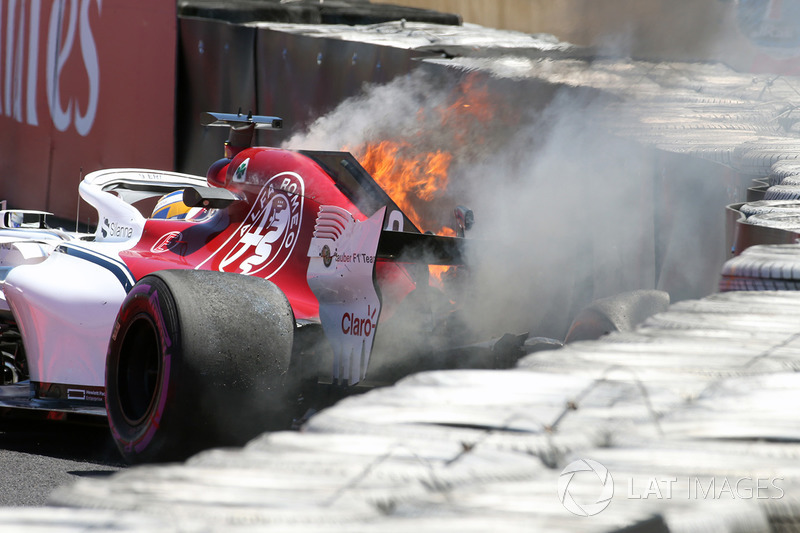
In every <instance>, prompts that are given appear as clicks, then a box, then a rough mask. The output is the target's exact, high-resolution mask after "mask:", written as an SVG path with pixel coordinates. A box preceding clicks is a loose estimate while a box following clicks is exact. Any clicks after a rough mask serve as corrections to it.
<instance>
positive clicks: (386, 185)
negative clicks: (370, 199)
mask: <svg viewBox="0 0 800 533" xmlns="http://www.w3.org/2000/svg"><path fill="white" fill-rule="evenodd" d="M410 148H411V145H410V144H409V143H407V142H405V141H381V142H379V143H377V144H367V145H366V146H365V147H364V148H363V150H364V155H363V156H362V157H361V163H362V165H363V166H364V168H365V169H366V170H367V172H369V173H370V174H371V175H372V177H373V178H375V181H377V182H378V184H379V185H380V186H381V187H382V188H383V190H384V191H386V194H388V195H389V197H390V198H391V199H392V200H394V202H395V203H396V204H397V206H398V207H399V208H400V209H401V210H402V211H403V212H404V213H405V214H406V216H407V217H408V218H409V220H411V222H413V223H414V225H416V226H417V227H420V228H423V226H424V225H425V221H424V220H423V219H422V217H421V215H420V213H419V211H418V210H417V205H420V202H430V201H431V200H433V199H434V197H435V196H436V194H437V192H440V191H444V190H446V189H447V171H448V170H449V168H450V161H451V160H452V158H453V157H452V155H450V153H448V152H443V151H440V150H437V151H435V152H428V153H411V152H410ZM440 231H441V230H440Z"/></svg>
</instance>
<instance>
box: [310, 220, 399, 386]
mask: <svg viewBox="0 0 800 533" xmlns="http://www.w3.org/2000/svg"><path fill="white" fill-rule="evenodd" d="M385 213H386V208H385V207H384V208H382V209H380V210H379V211H378V212H377V213H375V214H374V215H373V216H372V217H370V218H369V219H367V220H365V221H363V222H357V221H356V220H354V219H353V217H352V216H351V215H350V213H348V212H347V211H345V210H344V209H341V208H338V207H333V206H322V207H320V212H319V215H318V216H317V224H316V226H315V227H314V238H313V239H312V240H311V246H310V247H309V251H308V255H309V257H310V258H311V260H310V262H309V265H308V285H309V287H311V290H312V291H313V292H314V295H315V296H316V297H317V300H318V301H319V316H320V321H321V322H322V327H323V329H324V331H325V336H326V337H327V338H328V340H329V341H330V343H331V345H332V348H333V355H334V362H333V381H334V383H340V384H347V385H354V384H356V383H358V382H360V381H362V380H363V379H365V377H366V374H367V367H368V366H369V358H370V353H371V352H372V344H373V342H374V340H375V330H376V327H377V325H378V318H379V317H380V311H381V301H380V298H379V296H378V291H377V289H376V287H375V281H374V280H375V276H374V269H375V254H376V251H377V249H378V240H379V239H380V235H381V228H382V227H383V219H384V215H385Z"/></svg>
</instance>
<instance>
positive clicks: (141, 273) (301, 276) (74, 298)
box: [0, 113, 524, 462]
mask: <svg viewBox="0 0 800 533" xmlns="http://www.w3.org/2000/svg"><path fill="white" fill-rule="evenodd" d="M204 124H205V125H208V126H226V127H230V129H231V134H230V137H229V140H228V142H227V143H226V145H225V158H223V159H222V160H220V161H218V162H216V163H215V164H213V165H212V166H211V168H210V169H209V171H208V174H207V176H205V177H199V176H191V175H186V174H180V173H175V172H162V171H155V170H141V169H112V170H100V171H97V172H93V173H91V174H89V175H88V176H86V178H85V179H84V180H83V181H82V183H81V184H80V189H79V190H80V195H81V197H82V198H83V199H84V200H85V201H86V202H88V203H89V204H91V205H92V206H93V207H94V208H95V209H96V210H97V214H98V221H99V222H98V225H97V229H96V231H95V233H94V234H81V233H76V232H65V231H63V230H58V229H52V228H49V227H48V226H47V224H46V213H41V212H36V211H14V210H8V211H2V212H0V282H1V283H2V299H0V327H1V328H2V329H1V330H0V348H1V349H2V357H3V365H4V366H3V369H4V373H3V384H2V386H0V407H8V408H22V409H41V410H45V411H50V412H67V413H69V412H77V413H84V414H87V413H88V414H93V415H97V416H103V417H105V416H107V418H108V423H109V425H110V428H111V432H112V434H113V437H114V439H115V440H116V442H117V443H118V447H119V449H120V451H121V453H122V454H123V456H124V457H125V458H127V459H128V460H130V461H134V462H140V461H160V460H172V459H179V458H182V457H186V456H188V455H189V454H191V453H193V452H195V451H197V450H200V449H202V448H205V447H208V446H212V445H218V444H226V443H239V442H243V441H244V440H246V439H248V438H250V437H252V436H254V435H255V434H256V433H258V432H260V431H262V430H264V429H269V428H280V427H288V426H289V425H290V424H291V422H292V419H293V418H296V417H298V416H299V415H302V413H303V412H306V411H308V410H309V409H313V408H318V407H320V406H321V405H324V404H325V403H327V402H329V401H331V400H332V399H335V398H337V397H339V396H340V395H341V394H347V393H351V392H352V391H353V390H355V389H356V388H357V387H360V386H369V385H374V384H382V383H389V382H392V381H394V380H396V379H398V378H400V377H402V376H403V375H406V374H408V373H410V372H413V371H417V370H422V369H426V368H434V367H442V366H449V367H454V366H472V365H474V364H478V365H480V366H486V365H492V364H495V363H497V358H498V357H500V355H498V354H500V352H501V351H502V350H498V349H496V347H495V346H493V345H491V344H485V345H474V346H472V347H471V348H470V349H469V350H466V351H463V350H462V351H459V352H458V353H456V352H455V351H453V350H452V349H450V350H444V351H442V350H439V352H438V353H439V355H438V356H436V357H434V356H433V355H432V354H434V353H435V352H436V348H437V346H452V345H453V343H452V342H448V343H439V344H437V341H436V339H437V338H438V337H442V336H444V337H450V338H452V337H453V336H454V332H455V331H457V332H458V335H457V336H458V340H459V341H461V342H462V343H463V340H464V338H465V337H464V334H465V332H464V331H463V330H462V329H460V328H459V325H458V321H456V320H454V316H455V315H454V313H453V312H452V308H451V307H452V306H451V300H452V299H453V295H451V294H448V295H447V296H444V295H443V294H442V293H441V291H436V290H434V289H431V288H430V287H429V286H428V264H443V265H459V264H462V263H463V261H462V258H461V244H462V243H463V242H464V241H463V239H460V238H451V237H440V236H433V235H424V234H421V233H420V232H419V231H418V230H417V229H416V228H415V227H414V226H413V224H412V223H411V222H410V221H409V219H408V218H407V217H406V216H405V215H404V214H403V213H402V212H401V210H400V209H399V208H398V207H397V206H396V205H395V203H394V202H393V201H392V200H391V198H389V197H388V196H387V194H386V193H385V192H384V191H383V190H382V189H381V188H380V187H379V186H378V185H377V184H376V183H375V182H374V181H373V180H372V178H371V177H370V176H369V175H368V174H367V172H366V171H365V170H364V169H363V168H362V167H361V166H360V165H359V163H358V162H357V161H356V160H355V159H354V158H353V157H352V156H351V155H350V154H348V153H343V152H312V151H289V150H283V149H277V148H263V147H252V146H251V143H252V139H253V134H254V131H255V129H256V128H266V129H270V128H279V127H280V126H281V121H280V119H278V118H276V117H264V116H244V115H241V114H239V115H233V114H219V113H208V114H205V115H204ZM154 204H155V205H154ZM143 212H145V213H148V214H149V213H152V214H151V215H149V216H145V215H144V214H143ZM459 214H460V215H461V216H460V220H461V224H462V225H464V224H468V223H469V217H468V216H464V215H465V212H464V211H463V210H462V211H460V213H459ZM379 330H380V332H381V333H377V332H378V331H379ZM523 340H524V339H523ZM511 344H512V345H515V346H516V347H517V348H518V347H519V342H516V343H515V342H512V343H511ZM506 345H508V343H505V344H504V346H506ZM493 347H494V348H495V349H493ZM517 348H514V349H511V353H512V354H513V355H512V356H511V359H509V360H508V361H505V362H502V364H510V363H513V358H514V357H516V356H518V355H521V354H522V353H521V351H519V350H518V349H517ZM503 353H505V351H503ZM476 354H477V355H476ZM484 356H486V357H488V358H490V359H491V361H489V362H488V363H487V360H484V359H482V358H483V357H484ZM502 357H506V356H505V355H503V356H502Z"/></svg>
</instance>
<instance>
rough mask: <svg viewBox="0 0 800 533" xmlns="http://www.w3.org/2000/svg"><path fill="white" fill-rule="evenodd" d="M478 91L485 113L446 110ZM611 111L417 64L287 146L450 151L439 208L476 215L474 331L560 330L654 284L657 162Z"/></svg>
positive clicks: (572, 94)
mask: <svg viewBox="0 0 800 533" xmlns="http://www.w3.org/2000/svg"><path fill="white" fill-rule="evenodd" d="M443 71H445V72H448V75H443ZM476 79H477V81H476ZM465 87H467V89H464V88H465ZM473 93H474V94H478V95H485V94H488V96H489V100H490V101H491V102H493V104H494V105H493V107H494V113H493V118H492V119H491V120H489V121H486V120H480V119H478V118H470V117H467V119H465V120H460V121H459V122H457V123H455V124H454V123H453V122H452V121H447V120H443V119H442V116H443V115H442V110H444V109H447V108H448V106H452V105H453V101H454V97H455V96H454V95H458V96H465V97H466V98H467V100H468V99H469V97H470V94H473ZM467 105H468V104H467ZM605 106H606V100H605V99H604V97H602V96H601V95H598V94H597V93H591V92H586V91H581V90H577V89H574V88H568V89H555V88H554V87H553V86H550V85H546V84H542V83H539V82H536V81H514V82H511V81H509V80H502V79H495V78H491V77H488V76H485V75H482V74H475V73H472V74H464V73H461V72H459V71H456V70H455V69H452V70H450V71H446V70H445V69H439V70H436V71H435V75H432V74H431V73H430V72H428V71H427V70H425V69H424V68H420V69H417V70H416V71H415V72H413V73H412V74H410V75H408V76H405V77H402V78H399V79H397V80H395V81H394V82H391V83H389V84H387V85H384V86H372V87H369V88H367V89H366V90H365V92H364V93H363V94H362V95H361V96H359V97H356V98H352V99H349V100H347V101H345V102H343V103H342V104H341V105H339V106H338V107H337V108H336V109H335V110H334V111H332V112H331V113H329V114H328V115H326V116H324V117H321V118H319V119H318V120H317V121H315V122H314V123H313V124H312V125H311V127H310V128H309V130H308V131H307V132H305V133H303V134H299V135H295V136H294V137H292V138H291V139H290V140H289V141H288V142H287V143H286V145H285V146H286V147H288V148H304V149H309V148H311V149H325V150H339V149H353V147H357V146H360V145H362V144H363V143H365V142H377V141H381V140H386V139H392V140H397V139H402V140H403V141H404V142H408V143H411V144H413V146H414V147H415V149H418V150H420V151H426V152H430V151H435V150H447V151H450V152H451V153H452V154H453V161H452V164H451V167H450V179H449V184H448V187H447V190H446V191H443V193H442V194H441V195H440V196H439V197H438V198H437V200H436V201H435V202H434V205H435V208H436V211H437V212H438V213H439V215H440V218H441V222H442V223H445V224H446V223H450V222H451V220H452V210H453V208H454V207H455V206H457V205H465V206H467V207H470V208H472V209H473V211H474V214H475V226H474V229H473V230H472V231H471V233H470V234H468V238H470V239H471V240H472V242H473V246H472V253H471V277H470V288H471V295H472V298H471V299H470V300H469V301H468V303H467V305H466V307H467V309H468V310H469V313H468V315H469V323H470V326H471V327H472V328H473V330H477V331H480V332H481V333H482V334H486V335H499V334H502V333H505V332H513V333H524V332H528V331H530V332H532V333H534V334H536V335H541V336H550V337H555V338H563V337H564V335H565V333H566V330H567V328H568V326H569V324H570V321H571V320H572V318H573V317H574V316H575V314H576V313H577V312H578V311H579V310H580V309H581V308H582V307H584V306H585V305H588V304H589V303H590V302H591V301H592V300H594V299H597V298H601V297H606V296H610V295H613V294H616V293H618V292H622V291H626V290H634V289H651V288H655V286H656V284H657V267H656V257H655V256H656V252H655V247H656V244H655V227H654V225H655V223H654V174H655V172H656V170H655V169H656V166H657V165H656V164H655V163H654V161H653V152H652V151H651V150H649V149H646V148H643V147H642V146H640V145H638V144H636V143H633V142H630V141H625V140H621V139H618V138H615V137H613V136H612V135H610V134H609V132H608V131H607V130H606V129H605V127H604V124H605V121H606V120H607V114H606V113H605ZM423 229H428V228H423Z"/></svg>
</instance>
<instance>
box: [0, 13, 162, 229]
mask: <svg viewBox="0 0 800 533" xmlns="http://www.w3.org/2000/svg"><path fill="white" fill-rule="evenodd" d="M176 27H177V19H176V4H175V2H164V1H163V0H138V1H136V2H119V1H109V0H105V1H103V0H0V170H1V171H2V177H0V200H2V199H5V200H8V205H9V206H10V207H15V208H26V209H45V210H48V211H52V212H54V213H55V214H56V215H58V216H61V217H65V218H74V217H75V216H76V211H77V199H78V193H77V186H78V183H79V180H80V176H81V173H82V174H83V175H85V174H86V173H88V172H91V171H93V170H97V169H100V168H105V167H125V166H135V167H153V168H159V169H167V170H169V169H172V167H173V165H174V145H175V141H174V127H175V125H174V122H175V118H174V117H175V69H176V67H175V58H176V50H175V47H176ZM90 215H91V216H94V213H90V209H88V208H86V204H83V205H82V206H81V216H80V218H81V221H82V222H86V221H87V218H88V217H89V216H90Z"/></svg>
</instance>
